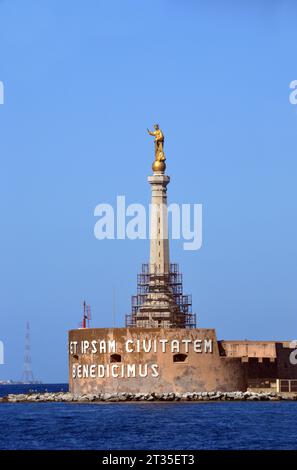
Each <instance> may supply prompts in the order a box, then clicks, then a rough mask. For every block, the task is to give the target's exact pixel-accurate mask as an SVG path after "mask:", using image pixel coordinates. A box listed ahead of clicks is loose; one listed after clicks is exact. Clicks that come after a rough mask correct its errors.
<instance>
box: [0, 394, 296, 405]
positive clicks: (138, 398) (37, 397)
mask: <svg viewBox="0 0 297 470" xmlns="http://www.w3.org/2000/svg"><path fill="white" fill-rule="evenodd" d="M280 400H297V394H295V395H290V396H287V395H283V394H279V393H274V392H266V393H263V392H259V393H255V392H194V393H129V392H127V393H124V392H123V393H98V394H87V395H81V396H74V395H72V394H71V393H69V392H67V393H64V392H58V393H30V394H10V395H7V396H5V397H2V398H0V402H2V403H46V402H59V403H66V402H76V403H91V402H92V403H94V402H109V403H110V402H154V401H166V402H178V401H180V402H209V401H280Z"/></svg>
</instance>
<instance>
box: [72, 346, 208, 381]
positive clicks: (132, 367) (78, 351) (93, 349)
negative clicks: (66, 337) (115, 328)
mask: <svg viewBox="0 0 297 470" xmlns="http://www.w3.org/2000/svg"><path fill="white" fill-rule="evenodd" d="M191 348H192V351H193V352H194V353H197V354H203V353H206V354H208V353H210V354H212V352H213V341H212V339H204V340H201V339H182V340H177V339H173V340H168V339H136V340H135V339H128V340H126V341H125V342H124V343H122V342H121V345H120V347H118V344H117V341H116V340H100V339H99V340H93V341H87V340H81V341H70V343H69V354H70V355H72V356H73V357H74V356H77V359H78V358H79V355H80V356H84V355H89V354H91V355H95V354H116V353H125V354H129V353H147V354H148V353H158V352H161V353H172V354H179V353H184V354H188V353H189V352H190V349H191ZM148 376H150V377H153V378H157V377H158V376H159V365H158V364H152V363H145V362H143V363H141V364H133V363H131V364H130V363H123V364H121V363H116V364H110V363H104V364H100V363H99V364H98V363H96V364H80V363H79V362H78V363H76V364H73V365H72V378H73V379H76V378H78V379H81V378H82V379H84V378H85V379H88V378H94V379H95V378H109V377H111V378H121V377H122V378H133V377H143V378H145V377H148Z"/></svg>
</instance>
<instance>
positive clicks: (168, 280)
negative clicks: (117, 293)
mask: <svg viewBox="0 0 297 470" xmlns="http://www.w3.org/2000/svg"><path fill="white" fill-rule="evenodd" d="M131 307H132V311H131V314H129V315H126V328H133V327H137V326H139V325H141V326H144V327H145V326H147V327H150V326H151V321H152V319H153V323H154V326H157V327H167V328H196V315H195V314H194V313H192V296H191V295H184V294H183V279H182V274H181V273H180V272H179V267H178V264H176V263H171V264H170V267H169V272H168V273H159V272H157V270H156V269H155V268H154V267H153V266H150V265H149V264H143V265H142V270H141V273H140V274H138V276H137V295H133V296H132V300H131Z"/></svg>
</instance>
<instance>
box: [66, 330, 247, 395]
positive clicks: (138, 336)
mask: <svg viewBox="0 0 297 470" xmlns="http://www.w3.org/2000/svg"><path fill="white" fill-rule="evenodd" d="M164 339H165V340H167V341H168V343H167V345H168V347H166V351H165V352H164V351H162V348H161V347H160V345H159V343H158V341H159V340H164ZM102 340H104V341H106V342H107V341H108V340H110V341H112V340H115V341H116V346H117V348H116V354H119V355H120V356H121V362H117V363H116V364H117V366H118V367H117V371H119V370H121V367H122V366H123V367H126V366H127V365H128V364H130V365H131V364H136V366H139V365H142V366H143V365H144V364H147V365H148V368H149V370H150V372H149V373H148V374H147V376H146V377H140V376H139V375H138V374H137V375H136V377H127V373H125V374H124V377H106V376H105V377H98V374H97V366H98V365H103V366H104V367H108V366H109V367H112V366H113V365H114V362H113V361H112V353H109V352H99V351H97V352H92V351H91V347H89V348H88V350H87V352H86V353H82V350H81V345H82V341H88V343H89V344H90V345H91V344H92V341H94V342H96V347H97V346H98V342H99V341H102ZM127 340H129V341H133V342H134V343H135V342H136V340H140V341H142V340H147V341H148V340H152V341H154V340H156V341H157V345H158V348H157V351H156V352H155V351H153V350H151V351H150V352H144V351H140V352H136V351H134V352H127V350H126V341H127ZM173 340H177V341H178V343H179V346H180V350H179V352H177V351H176V350H174V351H172V350H171V348H170V343H171V341H173ZM187 341H191V342H189V343H188V347H189V349H188V351H187V349H186V342H187ZM199 341H201V349H202V352H197V344H198V342H199ZM209 341H210V342H211V343H212V350H211V351H210V350H209V348H207V347H206V348H204V346H205V344H206V345H207V344H210V343H209ZM195 342H196V350H195V347H194V344H195ZM205 342H206V343H205ZM75 344H77V346H76V348H77V349H76V350H75V348H74V346H75ZM175 344H176V343H175ZM199 344H200V343H199ZM69 345H70V349H69V386H70V391H71V392H73V393H74V394H76V395H81V394H83V393H93V392H94V393H98V392H132V393H137V392H141V393H151V392H158V393H167V392H180V393H183V392H194V391H212V390H221V391H233V390H246V388H247V382H246V377H245V374H246V372H245V368H244V367H243V366H242V363H241V359H240V358H232V357H222V356H220V353H219V347H218V342H217V338H216V333H215V330H214V329H193V330H187V329H163V328H156V329H141V328H131V329H129V328H110V329H109V328H96V329H93V328H90V329H77V330H71V331H70V332H69ZM130 346H131V343H130V344H129V347H130ZM198 349H199V348H198ZM178 353H179V354H185V355H186V358H185V361H184V362H174V355H175V354H178ZM153 364H156V365H157V366H158V376H157V377H156V376H153V374H152V371H151V369H150V367H151V366H152V365H153ZM91 365H92V366H93V368H92V372H94V371H95V372H94V374H93V375H94V376H93V377H91V376H90V374H89V371H90V370H91V369H90V366H91ZM78 366H81V367H78ZM84 366H86V367H85V375H86V370H87V369H88V374H89V376H83V374H84ZM73 370H75V374H74V375H75V377H74V376H73ZM78 375H79V376H78Z"/></svg>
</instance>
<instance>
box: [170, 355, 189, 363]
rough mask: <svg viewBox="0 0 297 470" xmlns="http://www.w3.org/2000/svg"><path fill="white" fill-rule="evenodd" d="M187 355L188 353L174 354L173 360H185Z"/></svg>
mask: <svg viewBox="0 0 297 470" xmlns="http://www.w3.org/2000/svg"><path fill="white" fill-rule="evenodd" d="M187 357H188V356H187V354H174V356H173V362H185V360H186V359H187Z"/></svg>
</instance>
